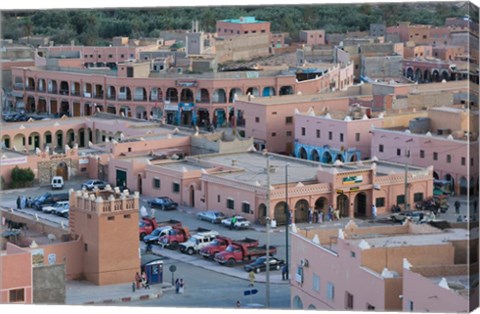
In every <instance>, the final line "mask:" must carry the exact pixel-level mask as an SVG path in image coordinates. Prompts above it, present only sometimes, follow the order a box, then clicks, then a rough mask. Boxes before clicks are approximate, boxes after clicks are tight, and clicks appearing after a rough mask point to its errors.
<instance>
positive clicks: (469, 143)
mask: <svg viewBox="0 0 480 314" xmlns="http://www.w3.org/2000/svg"><path fill="white" fill-rule="evenodd" d="M475 121H478V112H472V111H468V110H465V109H458V108H451V107H450V108H447V107H444V108H431V109H430V110H429V112H428V117H427V118H420V119H417V120H413V121H412V123H411V124H410V126H409V128H401V129H388V128H384V129H381V128H378V129H377V128H375V129H372V130H371V132H372V145H371V148H372V151H371V155H372V156H376V157H377V158H379V159H380V160H388V161H395V162H401V163H405V162H408V164H410V165H416V166H420V167H428V166H433V176H434V177H435V179H440V180H447V181H450V182H451V186H452V188H453V190H454V191H455V193H456V194H460V195H473V194H474V193H477V191H478V180H479V178H478V123H476V122H475ZM406 151H409V152H410V155H409V157H406V155H405V154H406Z"/></svg>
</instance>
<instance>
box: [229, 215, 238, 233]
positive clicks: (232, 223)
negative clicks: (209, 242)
mask: <svg viewBox="0 0 480 314" xmlns="http://www.w3.org/2000/svg"><path fill="white" fill-rule="evenodd" d="M236 223H237V216H233V217H232V219H231V220H230V230H232V229H233V228H234V227H235V224H236Z"/></svg>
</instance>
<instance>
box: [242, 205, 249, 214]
mask: <svg viewBox="0 0 480 314" xmlns="http://www.w3.org/2000/svg"><path fill="white" fill-rule="evenodd" d="M242 213H246V214H250V204H249V203H247V202H243V203H242Z"/></svg>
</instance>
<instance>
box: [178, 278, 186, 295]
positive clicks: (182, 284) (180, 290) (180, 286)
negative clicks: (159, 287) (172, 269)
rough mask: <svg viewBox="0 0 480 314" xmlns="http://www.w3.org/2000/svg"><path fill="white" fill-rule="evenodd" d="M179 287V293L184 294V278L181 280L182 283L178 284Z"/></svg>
mask: <svg viewBox="0 0 480 314" xmlns="http://www.w3.org/2000/svg"><path fill="white" fill-rule="evenodd" d="M178 285H179V289H178V293H180V294H183V292H184V291H185V282H184V281H183V278H180V282H179V283H178Z"/></svg>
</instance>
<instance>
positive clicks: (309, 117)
mask: <svg viewBox="0 0 480 314" xmlns="http://www.w3.org/2000/svg"><path fill="white" fill-rule="evenodd" d="M358 109H360V108H358ZM354 113H355V112H352V111H351V110H350V111H349V112H347V113H345V112H341V113H340V112H335V113H334V112H332V113H330V112H327V113H326V114H324V115H317V114H316V113H315V111H314V110H313V109H312V110H309V111H307V112H305V113H300V112H297V113H296V114H295V119H294V124H295V156H297V157H298V158H302V159H309V160H314V161H321V162H322V163H327V164H331V163H334V162H335V161H336V160H339V161H341V162H352V161H358V160H362V159H368V158H370V157H371V156H370V142H371V134H370V129H371V128H372V126H375V127H377V128H381V127H382V126H383V114H382V115H380V116H378V117H368V115H370V110H368V112H366V110H365V108H364V110H363V113H362V110H359V111H358V112H356V113H357V115H354ZM367 114H368V115H367Z"/></svg>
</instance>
